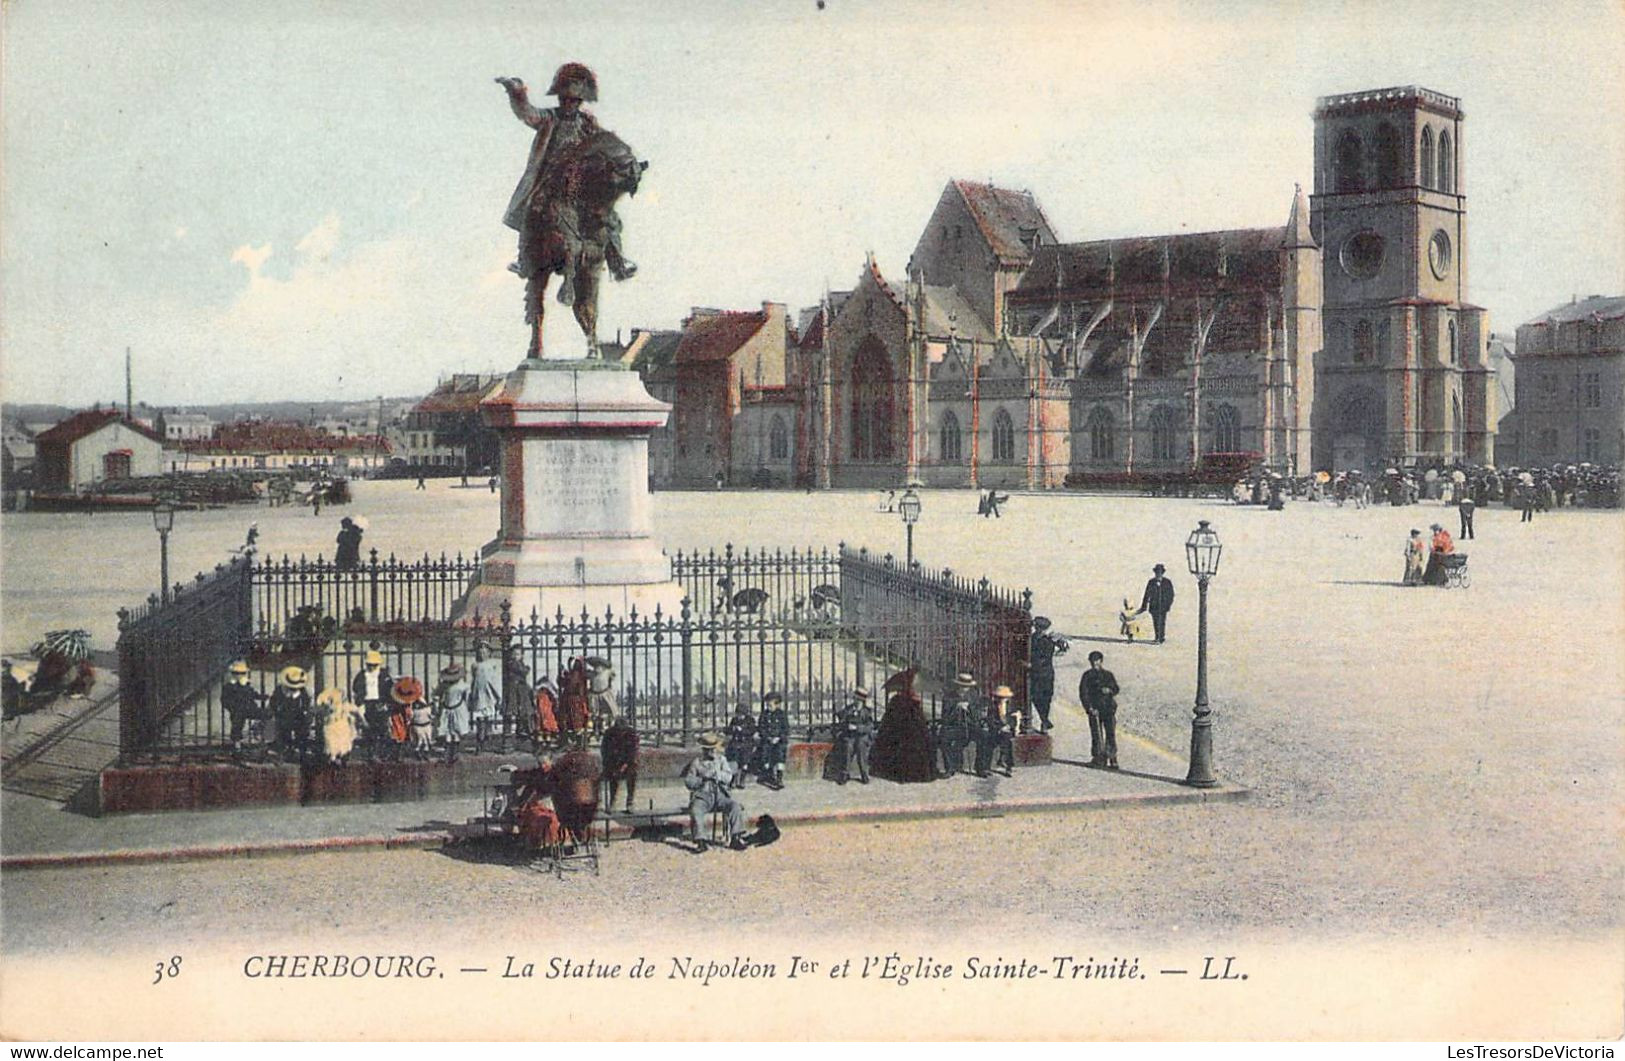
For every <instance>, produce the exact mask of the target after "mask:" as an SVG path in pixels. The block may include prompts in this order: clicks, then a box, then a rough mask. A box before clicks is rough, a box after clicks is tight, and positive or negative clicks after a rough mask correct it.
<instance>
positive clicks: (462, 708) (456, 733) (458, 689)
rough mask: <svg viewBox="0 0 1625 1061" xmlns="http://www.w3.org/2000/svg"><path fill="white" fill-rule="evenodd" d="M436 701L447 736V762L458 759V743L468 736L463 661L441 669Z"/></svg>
mask: <svg viewBox="0 0 1625 1061" xmlns="http://www.w3.org/2000/svg"><path fill="white" fill-rule="evenodd" d="M435 703H436V705H437V708H438V710H437V714H439V716H440V732H441V733H442V734H443V735H444V736H445V738H446V762H448V763H454V762H456V761H457V745H458V743H459V742H461V741H462V739H463V738H464V737H466V736H468V732H469V722H468V678H467V676H466V675H464V674H463V665H462V664H461V663H456V662H452V663H448V664H446V666H445V667H444V668H443V669H442V670H441V671H440V684H439V685H437V686H436V687H435Z"/></svg>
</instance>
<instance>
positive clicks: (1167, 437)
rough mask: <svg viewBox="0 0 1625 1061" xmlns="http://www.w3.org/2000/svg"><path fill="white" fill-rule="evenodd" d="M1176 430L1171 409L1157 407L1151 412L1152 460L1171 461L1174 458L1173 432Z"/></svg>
mask: <svg viewBox="0 0 1625 1061" xmlns="http://www.w3.org/2000/svg"><path fill="white" fill-rule="evenodd" d="M1177 430H1178V427H1177V423H1176V419H1175V416H1174V411H1173V409H1171V408H1169V407H1168V406H1166V405H1159V406H1157V407H1156V408H1155V409H1153V410H1152V411H1151V457H1152V459H1153V460H1159V461H1171V460H1173V459H1174V458H1175V456H1176V449H1177V446H1176V440H1175V432H1176V431H1177Z"/></svg>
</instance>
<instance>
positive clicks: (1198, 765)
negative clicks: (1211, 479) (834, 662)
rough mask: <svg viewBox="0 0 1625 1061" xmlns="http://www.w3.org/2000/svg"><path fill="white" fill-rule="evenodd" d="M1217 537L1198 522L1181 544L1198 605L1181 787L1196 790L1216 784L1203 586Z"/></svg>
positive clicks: (1215, 567) (1214, 560)
mask: <svg viewBox="0 0 1625 1061" xmlns="http://www.w3.org/2000/svg"><path fill="white" fill-rule="evenodd" d="M1223 548H1224V547H1223V546H1222V545H1220V544H1219V536H1218V535H1217V534H1215V533H1214V531H1213V528H1212V527H1210V526H1208V522H1207V520H1205V519H1204V520H1200V521H1198V523H1197V526H1196V529H1195V530H1193V531H1191V536H1190V537H1189V538H1187V539H1186V540H1185V560H1186V563H1187V564H1188V565H1189V566H1190V572H1191V574H1193V575H1195V576H1196V587H1197V591H1198V593H1199V594H1200V601H1201V603H1200V605H1199V606H1198V610H1197V620H1196V708H1195V717H1194V718H1193V719H1192V720H1191V764H1190V771H1189V772H1188V773H1187V774H1186V775H1185V784H1187V785H1192V786H1194V787H1197V788H1212V787H1213V786H1214V785H1216V784H1218V783H1219V782H1218V779H1217V778H1215V777H1214V776H1213V710H1212V708H1210V707H1209V706H1208V702H1207V584H1208V582H1209V581H1210V580H1211V579H1212V578H1213V576H1214V575H1216V574H1218V571H1219V553H1220V552H1221V551H1222V550H1223Z"/></svg>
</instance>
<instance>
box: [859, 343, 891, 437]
mask: <svg viewBox="0 0 1625 1061" xmlns="http://www.w3.org/2000/svg"><path fill="white" fill-rule="evenodd" d="M851 389H852V409H851V413H852V437H851V442H850V446H851V451H852V459H853V460H890V459H891V455H892V377H891V363H890V361H889V360H888V359H887V357H886V348H885V347H884V346H882V345H881V344H880V341H879V340H878V339H874V338H870V339H866V340H865V341H864V343H863V345H862V346H860V347H859V348H858V356H857V357H856V358H854V359H853V361H852V387H851Z"/></svg>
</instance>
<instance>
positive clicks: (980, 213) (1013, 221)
mask: <svg viewBox="0 0 1625 1061" xmlns="http://www.w3.org/2000/svg"><path fill="white" fill-rule="evenodd" d="M953 186H954V189H955V190H956V191H958V192H959V196H960V198H961V199H963V200H964V201H965V207H966V209H968V210H969V211H970V215H971V217H972V218H973V219H974V220H975V222H976V227H977V228H978V229H980V230H981V233H982V238H983V239H985V240H987V245H988V246H989V247H990V248H992V250H993V253H994V254H995V255H997V256H998V257H999V258H1001V259H1004V260H1006V261H1014V262H1024V261H1026V260H1027V259H1029V258H1031V257H1032V253H1033V252H1032V250H1031V249H1030V248H1029V247H1028V246H1027V244H1026V242H1025V241H1024V240H1023V239H1022V235H1023V230H1024V229H1025V230H1028V231H1030V232H1035V233H1036V234H1037V235H1038V237H1039V238H1040V241H1041V242H1043V243H1054V242H1055V230H1054V229H1052V228H1051V227H1050V223H1049V218H1047V217H1045V216H1044V211H1043V209H1042V208H1041V207H1040V206H1039V205H1038V200H1037V199H1034V198H1033V193H1032V192H1018V191H1013V190H1011V189H1009V188H998V187H995V186H993V185H991V184H978V183H976V182H974V181H962V180H956V181H954V182H953Z"/></svg>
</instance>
